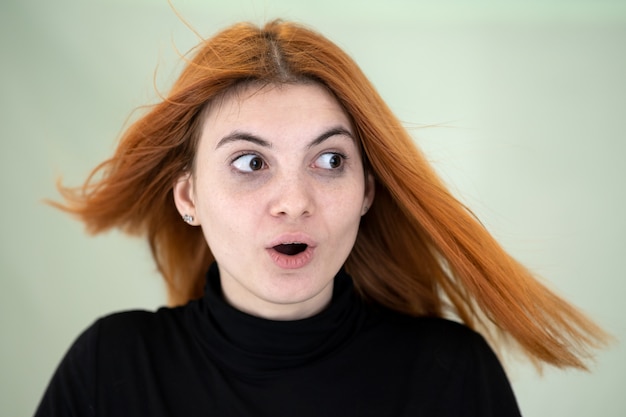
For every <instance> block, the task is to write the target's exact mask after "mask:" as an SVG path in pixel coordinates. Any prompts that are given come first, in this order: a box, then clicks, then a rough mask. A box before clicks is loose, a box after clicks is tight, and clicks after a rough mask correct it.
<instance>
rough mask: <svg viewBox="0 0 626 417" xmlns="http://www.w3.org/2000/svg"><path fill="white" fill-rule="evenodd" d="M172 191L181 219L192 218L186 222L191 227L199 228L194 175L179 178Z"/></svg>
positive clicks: (188, 174)
mask: <svg viewBox="0 0 626 417" xmlns="http://www.w3.org/2000/svg"><path fill="white" fill-rule="evenodd" d="M172 191H173V194H174V203H175V204H176V209H177V210H178V213H179V214H180V215H181V217H185V216H191V218H190V220H185V221H186V222H187V223H189V224H190V225H193V226H197V225H198V224H199V222H198V216H197V214H196V203H195V194H194V187H193V175H192V174H191V172H186V173H184V174H183V175H181V176H180V177H178V179H177V180H176V182H175V183H174V188H173V190H172Z"/></svg>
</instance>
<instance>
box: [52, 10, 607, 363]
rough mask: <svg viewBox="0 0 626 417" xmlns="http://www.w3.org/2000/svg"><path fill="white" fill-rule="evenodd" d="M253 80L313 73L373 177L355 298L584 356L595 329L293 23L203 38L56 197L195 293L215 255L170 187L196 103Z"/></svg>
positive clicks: (346, 69)
mask: <svg viewBox="0 0 626 417" xmlns="http://www.w3.org/2000/svg"><path fill="white" fill-rule="evenodd" d="M250 82H255V83H261V84H282V83H295V82H317V83H320V84H321V85H324V86H325V87H326V88H328V89H329V90H330V91H331V92H332V93H333V94H334V96H335V97H336V98H337V100H338V102H339V103H340V104H341V105H342V106H343V108H344V109H345V110H346V112H347V114H348V115H349V116H350V117H351V119H352V122H353V124H354V128H355V133H356V135H357V137H358V140H359V142H360V143H359V145H360V146H361V149H362V152H363V158H364V161H365V165H366V169H368V170H369V171H370V172H371V173H372V174H373V175H374V177H375V180H376V199H375V201H374V204H373V206H372V207H371V209H370V211H369V212H368V213H367V214H366V215H365V216H364V218H363V219H362V222H361V227H360V230H359V234H358V237H357V240H356V244H355V247H354V249H353V251H352V253H351V254H350V256H349V257H348V259H347V261H346V269H347V270H348V272H349V273H350V274H351V275H352V277H353V279H354V282H355V286H356V288H357V290H358V291H359V293H360V294H361V295H362V296H363V297H364V298H365V299H368V300H370V301H373V302H375V303H379V304H382V305H384V306H386V307H389V308H391V309H394V310H397V311H400V312H403V313H406V314H411V315H417V316H444V315H446V314H447V313H449V312H451V313H453V314H454V315H456V316H457V317H458V318H459V319H460V320H461V321H463V322H464V323H466V324H467V325H468V326H470V327H473V328H476V327H477V326H478V327H481V328H482V329H489V328H491V329H495V330H496V333H500V334H502V335H506V336H511V337H512V338H513V339H514V340H515V341H517V343H518V344H519V345H520V346H521V347H522V348H523V350H524V352H525V353H526V354H527V355H528V356H529V357H530V358H531V359H533V360H535V361H538V362H545V363H549V364H552V365H555V366H558V367H568V366H571V367H577V368H585V363H584V360H585V359H587V358H588V357H589V356H590V349H591V348H594V347H598V346H600V345H602V344H603V343H604V342H605V340H606V335H605V333H604V332H603V331H602V330H601V329H600V328H599V327H598V326H596V325H595V324H594V323H593V322H592V321H590V320H589V319H587V318H586V317H585V316H584V315H582V314H581V313H580V312H579V311H578V310H576V309H575V308H574V307H572V306H571V305H569V304H568V303H567V302H565V301H564V300H562V299H561V298H559V297H558V296H557V295H555V294H554V293H553V292H551V291H550V290H548V289H547V288H546V287H545V286H544V285H542V284H541V283H539V282H538V281H537V280H536V279H535V278H534V277H533V276H532V274H530V273H529V271H528V270H527V269H526V268H524V267H523V266H522V265H520V264H519V263H518V262H516V261H515V260H514V259H513V258H512V257H511V256H509V255H508V254H507V253H506V252H505V251H504V250H503V249H502V247H501V246H500V245H499V244H498V243H497V242H496V241H495V240H494V238H493V237H492V236H491V235H490V234H489V233H488V232H487V231H486V230H485V228H484V227H483V226H482V225H481V224H480V223H479V222H478V221H477V220H476V219H475V218H474V216H473V215H472V213H471V212H469V211H468V210H467V209H466V208H465V207H464V206H463V205H462V204H461V203H460V202H459V201H457V200H456V199H455V198H454V197H453V196H452V194H451V193H450V192H449V191H448V190H447V189H446V187H445V186H444V185H443V183H442V182H441V180H440V179H439V178H438V177H437V175H436V174H435V172H434V171H433V169H432V167H431V166H430V165H429V163H428V162H427V161H426V159H425V158H424V156H423V155H422V153H421V152H420V151H419V150H418V149H417V148H416V146H415V144H414V143H413V141H412V139H411V137H410V136H409V134H408V133H407V131H406V130H405V129H404V128H403V127H402V125H401V123H400V122H399V121H398V120H397V118H396V117H395V116H394V115H393V114H392V112H391V111H390V110H389V108H388V107H387V105H386V104H385V103H384V102H383V100H382V99H381V97H380V96H379V95H378V93H377V92H376V90H375V89H374V87H373V86H372V84H371V83H370V82H369V81H368V80H367V78H366V77H365V75H364V74H363V73H362V72H361V70H360V69H359V67H358V66H357V65H356V63H355V62H354V61H353V60H352V59H351V58H350V57H349V56H348V55H347V54H345V53H344V52H343V51H342V50H341V49H340V48H338V47H337V46H336V45H334V44H333V43H332V42H330V41H329V40H327V39H326V38H324V37H323V36H321V35H319V34H318V33H316V32H314V31H311V30H309V29H306V28H304V27H302V26H298V25H294V24H292V23H286V22H282V21H273V22H270V23H268V24H267V25H265V27H263V28H257V27H255V26H253V25H249V24H238V25H235V26H232V27H230V28H228V29H226V30H224V31H222V32H220V33H218V34H217V35H215V36H214V37H212V38H210V39H208V40H206V41H203V42H202V43H201V44H200V45H199V46H198V50H197V52H196V53H195V56H194V57H193V58H192V59H191V60H190V61H189V62H188V63H187V66H186V68H185V69H184V70H183V72H182V74H181V75H180V77H179V78H178V80H177V81H176V83H175V84H174V86H173V88H172V90H171V92H170V93H169V94H168V95H167V97H165V98H164V99H163V101H162V102H160V103H158V104H156V105H154V106H152V107H151V108H150V109H149V111H148V112H147V114H145V115H144V116H143V117H141V118H140V119H139V120H137V121H136V122H135V123H133V124H132V125H131V126H130V127H129V128H128V129H127V130H126V132H125V133H124V134H123V136H122V138H121V142H120V144H119V146H118V148H117V150H116V152H115V155H114V156H113V157H112V158H111V159H109V160H107V161H105V162H103V163H102V164H100V165H99V166H98V167H96V168H95V169H94V171H93V172H92V174H91V175H90V176H89V178H88V179H87V181H86V182H85V184H84V185H83V186H82V187H81V188H77V189H73V188H65V187H60V191H61V193H62V195H63V197H64V198H65V200H66V203H65V204H64V205H61V204H57V206H59V207H61V208H62V209H64V210H66V211H68V212H70V213H72V214H74V215H76V216H78V218H80V219H81V220H82V221H83V222H85V224H86V225H87V229H88V231H89V232H92V233H98V232H101V231H104V230H107V229H110V228H113V227H118V228H121V229H122V230H124V231H126V232H128V233H132V234H139V235H145V236H147V238H148V241H149V243H150V247H151V250H152V254H153V256H154V259H155V261H156V264H157V267H158V269H159V271H160V272H161V273H162V275H163V276H164V278H165V280H166V282H167V287H168V292H169V296H170V303H171V304H183V303H185V302H187V301H188V300H190V299H192V298H196V297H199V296H200V295H201V294H202V289H203V285H204V275H205V272H206V270H207V268H208V266H209V264H210V263H211V262H213V261H214V258H213V255H212V254H211V250H210V249H209V247H208V246H207V243H206V241H205V240H204V237H203V235H202V232H201V230H200V228H196V227H190V226H188V225H186V224H185V223H184V222H182V221H181V219H180V215H179V213H178V212H177V210H176V208H175V205H174V200H173V196H172V188H173V185H174V182H175V180H176V179H177V178H179V177H180V175H181V174H182V173H184V172H186V171H189V170H191V169H192V167H193V161H194V155H195V150H196V147H197V142H198V137H199V134H200V126H201V122H202V120H201V119H202V115H203V109H204V108H206V106H207V105H208V104H209V103H211V102H212V101H214V100H216V99H217V98H218V97H220V96H223V95H224V94H226V93H228V92H230V91H232V90H233V89H234V88H238V87H239V86H241V85H243V84H245V83H250ZM446 309H450V310H451V311H448V310H446ZM491 336H494V335H493V334H492V335H491Z"/></svg>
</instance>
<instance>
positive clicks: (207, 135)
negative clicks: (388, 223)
mask: <svg viewBox="0 0 626 417" xmlns="http://www.w3.org/2000/svg"><path fill="white" fill-rule="evenodd" d="M205 114H206V119H205V121H204V125H203V129H202V133H201V136H200V140H199V145H198V150H197V154H196V158H195V165H194V170H193V172H192V173H186V174H184V175H182V176H181V177H180V178H179V180H178V181H177V183H176V184H175V186H174V197H175V202H176V206H177V208H178V210H179V212H180V213H181V215H183V214H189V215H191V216H193V218H194V220H193V222H192V224H193V225H197V226H200V227H202V230H203V233H204V236H205V238H206V241H207V243H208V245H209V247H210V248H211V251H212V252H213V254H214V256H215V259H216V260H217V263H218V267H219V271H220V277H221V281H222V288H223V292H224V296H225V298H226V300H227V301H228V302H229V303H230V304H231V305H233V306H234V307H235V308H237V309H239V310H241V311H244V312H246V313H248V314H252V315H255V316H259V317H264V318H269V319H274V320H295V319H301V318H305V317H308V316H311V315H313V314H316V313H317V312H319V311H321V310H322V309H324V307H325V306H326V305H327V304H328V303H329V301H330V299H331V297H332V289H333V278H334V276H335V274H336V273H337V272H338V271H339V269H340V268H341V267H342V265H343V264H344V262H345V260H346V258H347V257H348V255H349V253H350V251H351V250H352V247H353V245H354V241H355V239H356V235H357V232H358V229H359V223H360V218H361V216H362V215H363V214H365V212H366V211H367V209H368V207H370V206H371V204H372V201H373V198H374V180H373V178H372V176H371V175H369V174H366V173H365V172H364V170H363V164H362V161H361V155H360V154H359V150H358V146H357V143H356V140H355V139H354V134H353V129H352V126H351V123H350V121H349V119H348V117H347V116H346V114H345V112H344V111H343V109H342V108H341V107H340V105H339V104H338V102H337V101H336V99H335V98H334V97H333V96H332V95H331V94H329V93H328V92H327V90H325V89H324V88H323V87H321V86H319V85H316V84H287V85H281V86H265V87H263V88H259V87H258V86H254V85H251V86H248V87H246V88H244V89H243V90H242V91H239V92H237V93H235V94H230V95H227V96H226V97H225V98H224V99H223V100H220V101H219V102H216V103H213V104H212V106H211V108H210V109H209V110H208V112H206V113H205ZM293 243H303V244H306V249H305V250H304V251H303V252H300V253H297V254H296V255H285V254H282V253H281V249H280V247H278V246H276V245H279V244H293ZM304 247H305V246H304V245H301V246H300V247H299V249H302V248H304ZM291 249H292V250H295V249H296V247H295V246H293V245H292V246H291Z"/></svg>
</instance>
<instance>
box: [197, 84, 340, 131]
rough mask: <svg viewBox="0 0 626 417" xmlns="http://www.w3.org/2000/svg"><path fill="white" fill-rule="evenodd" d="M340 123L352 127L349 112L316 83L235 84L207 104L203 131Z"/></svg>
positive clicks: (284, 127) (303, 126) (302, 126)
mask: <svg viewBox="0 0 626 417" xmlns="http://www.w3.org/2000/svg"><path fill="white" fill-rule="evenodd" d="M316 124H320V125H326V124H335V125H337V124H341V125H342V126H343V127H345V128H347V129H349V130H352V129H351V123H350V120H349V117H348V115H347V114H346V112H345V111H344V109H343V108H342V107H341V105H340V104H339V102H338V101H337V99H336V98H335V97H334V96H333V95H332V93H330V92H329V91H328V89H326V88H325V87H324V86H322V85H320V84H317V83H313V82H311V83H300V84H279V85H274V84H270V85H258V84H248V85H245V86H242V87H236V88H234V89H233V90H232V91H229V92H227V93H226V94H224V95H223V96H221V97H218V98H217V99H215V100H214V101H213V102H212V103H210V104H209V105H208V106H207V109H206V110H205V112H204V123H203V131H205V133H209V134H210V133H211V132H213V133H215V134H219V132H218V131H219V130H222V129H233V128H251V129H252V128H254V129H270V128H276V127H282V128H283V129H286V128H289V127H294V128H298V127H300V128H305V127H307V126H314V125H316Z"/></svg>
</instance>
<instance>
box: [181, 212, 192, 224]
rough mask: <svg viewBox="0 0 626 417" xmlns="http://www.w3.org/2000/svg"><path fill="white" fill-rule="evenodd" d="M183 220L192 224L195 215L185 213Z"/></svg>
mask: <svg viewBox="0 0 626 417" xmlns="http://www.w3.org/2000/svg"><path fill="white" fill-rule="evenodd" d="M183 221H184V222H185V223H187V224H191V223H193V216H190V215H189V214H183Z"/></svg>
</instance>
